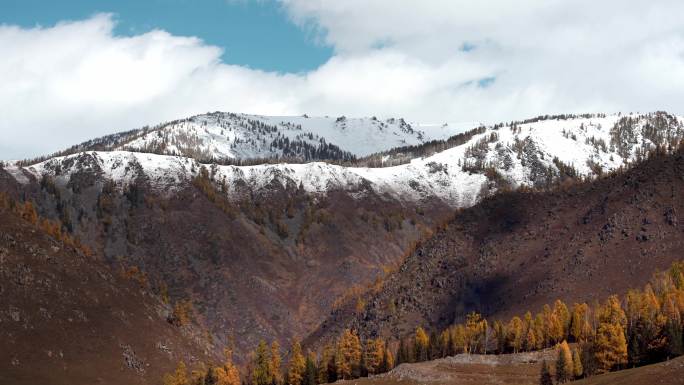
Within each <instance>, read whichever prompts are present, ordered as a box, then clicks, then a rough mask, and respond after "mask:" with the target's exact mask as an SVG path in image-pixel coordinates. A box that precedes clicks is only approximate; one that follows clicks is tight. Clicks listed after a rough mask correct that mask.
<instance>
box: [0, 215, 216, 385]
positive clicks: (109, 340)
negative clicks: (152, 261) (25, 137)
mask: <svg viewBox="0 0 684 385" xmlns="http://www.w3.org/2000/svg"><path fill="white" fill-rule="evenodd" d="M201 336H202V334H201V333H200V332H198V331H197V330H195V329H192V328H191V327H187V328H183V329H181V328H178V327H175V326H172V325H170V324H169V323H167V322H166V308H165V307H164V306H163V305H162V304H161V302H160V301H159V300H158V299H157V298H156V297H153V296H151V295H150V294H149V292H146V291H144V290H141V289H140V287H139V285H138V284H137V283H135V282H133V281H130V280H126V279H123V278H121V277H120V276H119V274H118V273H116V272H112V271H111V270H110V268H109V267H108V266H106V265H105V264H104V263H103V262H101V261H100V260H98V259H95V258H89V257H86V256H84V255H82V254H80V253H78V252H76V251H75V250H73V249H68V248H66V247H65V246H64V245H63V244H61V243H60V242H57V241H55V240H54V239H52V238H50V237H48V236H47V235H45V234H44V233H43V232H42V231H40V230H39V229H37V228H36V227H35V226H33V225H31V224H30V223H29V222H26V221H24V220H23V219H20V218H18V217H17V216H16V215H15V214H14V213H11V212H9V211H2V209H0V384H3V385H24V384H26V385H29V384H30V385H33V384H54V385H62V384H63V385H79V384H84V385H85V384H88V385H90V384H112V385H118V384H158V383H160V380H161V377H162V375H163V373H165V372H168V371H171V370H172V369H173V368H174V367H175V365H176V363H177V362H178V360H180V359H183V360H185V362H186V363H188V364H189V365H190V366H192V364H195V363H196V362H197V361H204V362H209V361H215V360H216V359H218V358H219V357H217V356H215V355H214V354H213V353H212V352H211V347H210V346H209V345H208V344H207V343H206V342H205V341H203V340H202V338H201Z"/></svg>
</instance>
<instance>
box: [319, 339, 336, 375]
mask: <svg viewBox="0 0 684 385" xmlns="http://www.w3.org/2000/svg"><path fill="white" fill-rule="evenodd" d="M336 377H337V369H335V351H334V349H333V347H332V346H330V345H328V344H326V345H325V346H324V347H323V353H322V354H321V359H320V360H319V361H318V378H317V379H318V383H319V384H327V383H329V382H335V380H336Z"/></svg>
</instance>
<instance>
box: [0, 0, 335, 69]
mask: <svg viewBox="0 0 684 385" xmlns="http://www.w3.org/2000/svg"><path fill="white" fill-rule="evenodd" d="M96 13H112V14H114V15H115V20H116V21H117V25H116V28H115V33H116V34H119V35H125V36H131V35H138V34H141V33H144V32H147V31H150V30H152V29H163V30H166V31H167V32H169V33H171V34H174V35H179V36H196V37H199V38H201V39H202V40H204V41H205V42H206V43H207V44H211V45H215V46H218V47H221V48H223V49H224V52H223V57H222V59H223V61H224V62H226V63H228V64H237V65H242V66H247V67H250V68H254V69H261V70H265V71H278V72H302V71H310V70H313V69H315V68H317V67H318V66H320V65H321V64H323V63H324V62H325V61H327V60H328V59H329V58H330V57H331V56H332V53H333V49H332V48H331V47H330V46H326V45H324V44H323V43H322V42H321V39H316V36H315V34H314V33H313V30H312V29H311V28H306V27H304V28H300V26H297V25H295V24H294V23H292V22H291V20H290V18H289V16H288V14H287V13H286V11H285V10H284V9H283V8H282V7H281V6H280V5H279V4H278V3H276V2H275V1H247V0H232V1H231V0H194V1H193V0H68V1H58V0H1V1H0V23H3V24H11V25H19V26H22V27H26V28H28V27H34V26H36V25H40V26H43V27H48V26H52V25H54V24H55V23H57V22H60V21H65V20H81V19H86V18H88V17H90V16H92V15H93V14H96Z"/></svg>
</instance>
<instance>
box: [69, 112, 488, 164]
mask: <svg viewBox="0 0 684 385" xmlns="http://www.w3.org/2000/svg"><path fill="white" fill-rule="evenodd" d="M474 126H476V124H473V123H459V124H446V123H445V124H439V125H435V124H420V123H409V122H406V121H405V120H404V119H395V118H391V119H385V120H380V119H377V118H375V117H371V118H346V117H344V116H340V117H308V116H306V115H304V116H261V115H247V114H235V113H227V112H213V113H208V114H202V115H196V116H193V117H190V118H186V119H180V120H175V121H171V122H166V123H162V124H158V125H156V126H153V127H143V128H141V129H137V130H132V131H127V132H123V133H118V134H114V135H108V136H104V137H101V138H97V139H93V140H90V141H88V142H84V143H81V144H79V145H76V146H74V147H72V148H70V149H68V150H66V151H64V152H61V153H58V154H56V155H68V154H73V153H76V152H83V151H133V152H145V153H153V154H158V155H176V156H183V157H190V158H193V159H197V160H201V161H204V162H219V163H223V164H226V163H231V164H256V163H263V162H264V161H266V160H271V161H273V160H276V161H292V162H306V161H338V162H339V161H349V160H352V159H356V158H360V157H365V156H367V155H370V154H374V153H378V152H382V151H385V150H389V149H391V148H394V147H401V146H415V145H420V144H423V143H425V142H429V141H432V140H440V139H445V138H447V137H449V136H452V135H454V134H456V133H458V132H462V131H465V130H468V129H470V128H473V127H474Z"/></svg>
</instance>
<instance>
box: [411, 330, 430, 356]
mask: <svg viewBox="0 0 684 385" xmlns="http://www.w3.org/2000/svg"><path fill="white" fill-rule="evenodd" d="M429 345H430V337H428V335H427V333H426V332H425V329H423V328H422V327H420V326H419V327H418V328H417V329H416V335H415V337H414V340H413V352H414V353H413V354H414V357H415V359H416V362H422V361H427V360H428V347H429Z"/></svg>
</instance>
